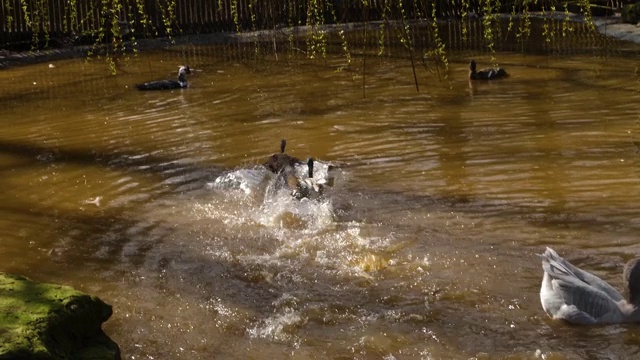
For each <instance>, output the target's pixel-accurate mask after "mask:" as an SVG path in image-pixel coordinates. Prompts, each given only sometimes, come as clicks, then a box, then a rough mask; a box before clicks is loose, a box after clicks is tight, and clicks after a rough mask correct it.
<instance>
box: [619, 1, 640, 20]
mask: <svg viewBox="0 0 640 360" xmlns="http://www.w3.org/2000/svg"><path fill="white" fill-rule="evenodd" d="M620 16H621V18H622V22H624V23H627V24H634V25H636V24H638V22H639V21H640V2H638V3H635V4H627V5H625V6H624V7H623V8H622V13H621V14H620Z"/></svg>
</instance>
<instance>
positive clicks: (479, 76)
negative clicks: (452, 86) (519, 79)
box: [469, 60, 509, 80]
mask: <svg viewBox="0 0 640 360" xmlns="http://www.w3.org/2000/svg"><path fill="white" fill-rule="evenodd" d="M507 76H509V74H507V72H506V71H505V70H504V69H501V68H492V69H483V70H480V71H477V70H476V61H475V60H471V63H469V80H495V79H502V78H505V77H507Z"/></svg>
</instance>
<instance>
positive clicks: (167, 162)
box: [0, 44, 640, 359]
mask: <svg viewBox="0 0 640 360" xmlns="http://www.w3.org/2000/svg"><path fill="white" fill-rule="evenodd" d="M621 46H622V45H621ZM624 47H625V48H626V49H627V51H626V53H629V51H630V50H629V49H630V48H631V47H632V46H630V45H629V44H624ZM634 49H635V50H633V51H636V52H637V49H636V48H634ZM285 57H286V56H282V57H280V60H278V61H271V62H270V61H264V62H260V61H238V60H235V58H233V57H231V58H229V57H226V56H225V50H224V49H222V48H219V47H215V46H214V47H202V48H189V49H188V50H184V51H175V50H171V51H161V52H154V53H144V54H138V55H137V56H136V57H133V58H130V59H129V60H127V61H125V60H122V63H121V64H119V66H120V69H121V71H120V72H119V73H118V75H115V76H112V75H108V74H109V72H108V68H107V66H106V65H104V64H102V63H99V62H90V63H86V62H84V61H83V60H69V61H59V62H56V63H55V66H54V67H51V68H50V67H48V64H39V65H31V66H25V67H19V68H14V69H9V70H5V71H3V72H0V77H2V80H3V83H5V84H6V83H11V84H13V85H14V86H12V87H11V88H1V89H0V102H1V103H2V108H3V117H2V119H3V125H4V126H3V127H2V128H1V129H0V167H1V168H2V170H3V174H5V176H4V177H3V178H2V179H0V185H1V186H2V188H3V189H4V191H3V192H2V194H1V195H0V199H1V200H2V202H1V203H2V206H1V207H0V213H1V214H2V216H0V224H1V226H0V229H2V230H1V232H0V249H1V251H0V263H2V266H0V270H1V271H8V272H17V273H21V274H24V275H27V276H31V277H33V278H35V279H37V280H43V281H53V282H59V283H65V284H69V285H73V286H75V287H78V288H80V289H82V290H85V291H88V292H91V293H94V294H96V295H98V296H100V297H102V298H103V299H104V300H105V301H107V302H109V303H111V304H113V305H114V306H115V313H114V315H113V317H112V319H111V320H109V321H108V323H107V324H106V325H105V328H106V330H107V332H108V333H109V335H110V336H112V337H113V338H114V340H116V341H117V342H118V343H119V344H120V346H121V347H122V351H123V354H124V358H127V359H141V358H145V359H147V358H148V359H150V358H156V359H158V358H163V359H165V358H166V359H210V358H212V357H216V358H243V359H247V358H267V357H272V358H300V359H306V358H359V359H364V358H387V359H392V358H434V359H437V358H471V357H477V358H481V359H493V358H498V357H503V356H509V358H518V359H519V358H522V359H525V358H556V359H583V358H601V357H609V356H615V357H620V358H632V357H635V356H636V355H637V352H638V351H637V348H638V340H637V339H638V336H640V333H639V332H638V330H637V329H635V328H634V327H626V326H624V327H617V326H614V327H600V328H576V327H569V326H566V325H564V324H562V323H557V322H553V321H550V320H549V319H547V317H546V315H545V314H544V312H543V311H542V309H541V306H540V303H539V297H538V291H539V285H540V281H541V278H542V270H541V268H540V260H539V258H538V257H536V256H535V254H536V253H539V252H541V251H542V250H543V249H544V246H545V245H553V246H554V247H555V248H557V250H558V251H559V252H561V253H562V254H563V255H565V254H566V256H567V258H568V259H569V260H571V261H572V262H574V263H575V264H576V265H579V266H581V267H584V268H588V269H591V270H593V271H594V272H595V273H596V274H597V275H599V276H601V277H602V278H604V279H605V280H607V281H610V282H612V283H613V284H616V285H619V284H620V283H621V282H620V281H619V279H618V278H617V277H618V274H620V271H621V270H620V269H621V266H622V264H623V263H624V262H625V260H627V259H628V258H630V257H633V256H634V255H635V254H637V253H638V251H639V250H640V249H639V247H638V245H637V241H636V240H637V238H636V237H637V234H638V230H640V222H639V221H638V219H637V212H636V210H637V206H636V204H637V203H638V202H640V198H639V196H640V182H639V181H638V178H639V175H640V174H639V170H638V169H640V167H639V165H640V164H639V156H640V155H639V150H638V147H637V146H636V144H637V142H638V141H639V140H640V139H639V132H640V127H639V125H638V121H639V118H638V116H639V114H638V110H637V106H636V104H637V103H638V102H639V100H640V99H639V92H638V86H639V85H638V81H637V78H636V75H635V73H634V69H635V68H636V66H637V61H636V60H635V59H634V58H633V57H626V55H624V54H619V55H607V56H606V58H604V57H598V56H594V57H592V56H580V55H570V54H568V55H564V56H555V57H546V56H537V55H531V54H528V55H526V54H510V53H501V54H499V59H500V65H501V66H503V67H505V68H507V70H508V71H509V72H510V73H511V74H512V76H511V77H510V78H509V79H506V80H504V81H498V82H492V83H477V84H469V82H468V81H467V80H466V75H467V70H468V61H469V59H470V58H471V57H476V59H477V60H478V62H479V63H480V64H481V65H482V64H486V65H489V62H490V59H489V58H488V56H483V55H479V54H475V53H474V54H470V53H467V52H459V53H452V54H450V58H451V71H450V73H449V76H448V78H447V79H446V80H443V81H439V80H438V75H437V74H436V73H432V72H429V71H422V72H420V73H419V82H420V92H419V93H417V92H416V91H415V86H414V83H413V75H412V69H411V65H410V62H409V61H407V60H406V59H401V58H382V59H377V58H376V59H375V61H368V62H367V69H366V71H367V74H366V79H365V82H364V84H365V86H366V88H365V93H366V97H363V89H362V85H363V82H362V78H361V77H360V76H361V74H360V73H359V71H356V69H354V71H342V72H336V71H335V68H336V67H335V66H333V65H336V64H338V63H339V62H340V61H341V60H339V59H337V60H336V59H332V58H330V59H328V60H327V63H326V64H325V63H321V62H316V61H305V60H301V59H296V60H295V63H296V65H295V66H293V65H290V64H292V63H293V62H292V63H287V62H285V61H284V60H283V58H285ZM181 64H188V65H190V66H192V67H193V68H196V69H201V70H202V71H201V72H198V73H197V74H195V75H194V76H192V77H190V82H191V84H192V86H191V88H190V89H186V90H178V91H169V92H152V93H151V92H137V91H135V90H133V88H132V84H135V83H138V82H142V81H146V80H154V79H158V78H162V77H167V78H171V77H173V76H174V74H175V70H176V66H178V65H181ZM481 65H480V66H481ZM281 138H286V139H287V140H288V148H287V152H288V153H290V154H291V155H294V156H297V157H299V158H301V159H306V158H307V157H309V156H313V157H314V158H317V159H319V161H320V163H323V162H324V163H326V162H332V163H335V164H339V174H338V176H337V177H336V179H335V186H334V187H332V188H331V189H330V190H329V191H328V193H327V196H326V197H325V198H324V199H321V200H320V201H308V200H302V201H297V200H295V199H293V198H291V197H290V196H289V195H288V194H287V193H286V192H284V193H283V192H278V191H275V192H270V191H268V190H269V186H271V185H272V184H273V176H272V174H270V173H267V172H266V171H265V170H264V169H263V168H262V167H261V166H260V165H259V164H261V163H262V162H264V161H265V160H266V159H267V157H268V156H270V155H271V154H272V153H274V152H277V151H278V144H279V141H280V139H281ZM614 354H615V355H614Z"/></svg>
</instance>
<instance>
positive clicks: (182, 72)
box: [136, 66, 191, 90]
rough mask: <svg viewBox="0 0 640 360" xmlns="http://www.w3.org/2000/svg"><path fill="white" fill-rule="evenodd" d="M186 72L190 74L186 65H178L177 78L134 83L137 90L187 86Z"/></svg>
mask: <svg viewBox="0 0 640 360" xmlns="http://www.w3.org/2000/svg"><path fill="white" fill-rule="evenodd" d="M187 74H191V69H189V67H188V66H180V69H179V70H178V80H158V81H149V82H146V83H144V84H136V87H137V88H138V90H169V89H181V88H186V87H188V86H189V83H188V82H187Z"/></svg>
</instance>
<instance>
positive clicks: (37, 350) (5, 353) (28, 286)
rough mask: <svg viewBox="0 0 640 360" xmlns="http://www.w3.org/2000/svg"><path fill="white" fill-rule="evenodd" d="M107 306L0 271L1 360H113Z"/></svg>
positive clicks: (114, 353)
mask: <svg viewBox="0 0 640 360" xmlns="http://www.w3.org/2000/svg"><path fill="white" fill-rule="evenodd" d="M111 314H112V309H111V306H110V305H108V304H106V303H104V302H103V301H102V300H100V299H99V298H97V297H95V296H90V295H87V294H84V293H82V292H79V291H77V290H74V289H73V288H70V287H68V286H60V285H54V284H42V283H38V282H34V281H31V280H29V279H27V278H25V277H22V276H15V275H9V274H4V273H0V360H5V359H12V360H21V359H25V360H26V359H33V360H45V359H46V360H71V359H73V360H118V359H120V350H119V348H118V345H117V344H116V343H114V342H113V341H112V340H111V339H109V337H108V336H107V335H106V334H105V333H104V332H103V331H102V323H103V322H105V321H106V320H107V319H108V318H109V317H110V316H111Z"/></svg>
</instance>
